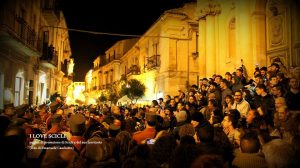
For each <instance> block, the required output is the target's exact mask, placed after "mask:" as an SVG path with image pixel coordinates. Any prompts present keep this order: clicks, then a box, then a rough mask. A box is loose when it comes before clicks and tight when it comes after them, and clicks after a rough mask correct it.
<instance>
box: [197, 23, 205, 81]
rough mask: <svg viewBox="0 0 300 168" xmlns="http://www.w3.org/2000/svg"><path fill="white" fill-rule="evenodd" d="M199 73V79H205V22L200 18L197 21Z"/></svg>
mask: <svg viewBox="0 0 300 168" xmlns="http://www.w3.org/2000/svg"><path fill="white" fill-rule="evenodd" d="M198 32H199V37H198V38H199V43H198V49H199V50H198V52H199V59H198V60H199V73H200V78H204V77H206V20H205V18H201V19H200V20H199V31H198Z"/></svg>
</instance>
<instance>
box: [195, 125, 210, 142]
mask: <svg viewBox="0 0 300 168" xmlns="http://www.w3.org/2000/svg"><path fill="white" fill-rule="evenodd" d="M196 134H197V137H198V138H199V141H200V142H201V143H212V142H213V140H214V127H213V126H212V125H210V124H207V125H206V126H203V127H199V128H198V129H197V130H196Z"/></svg>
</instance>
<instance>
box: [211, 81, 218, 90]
mask: <svg viewBox="0 0 300 168" xmlns="http://www.w3.org/2000/svg"><path fill="white" fill-rule="evenodd" d="M217 87H218V84H217V83H216V82H210V85H209V91H210V92H214V91H215V90H216V89H217Z"/></svg>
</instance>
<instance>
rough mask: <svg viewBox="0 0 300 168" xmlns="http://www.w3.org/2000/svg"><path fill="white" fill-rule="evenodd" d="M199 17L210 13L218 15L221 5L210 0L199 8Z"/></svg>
mask: <svg viewBox="0 0 300 168" xmlns="http://www.w3.org/2000/svg"><path fill="white" fill-rule="evenodd" d="M198 11H199V14H198V19H202V18H205V17H206V16H208V15H211V16H216V15H218V14H220V13H221V5H220V4H219V3H217V2H216V1H214V0H209V1H208V2H207V3H206V4H205V5H204V6H203V7H202V8H199V10H198Z"/></svg>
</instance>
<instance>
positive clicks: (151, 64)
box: [145, 55, 160, 70]
mask: <svg viewBox="0 0 300 168" xmlns="http://www.w3.org/2000/svg"><path fill="white" fill-rule="evenodd" d="M159 66H160V55H153V56H151V57H148V58H147V61H146V65H145V68H146V69H147V70H151V69H154V68H156V67H159Z"/></svg>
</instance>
